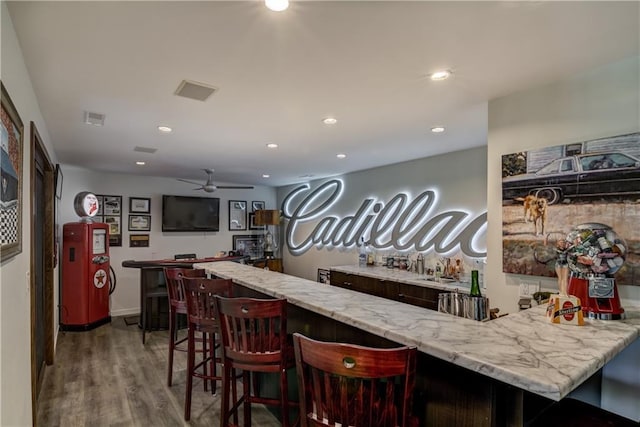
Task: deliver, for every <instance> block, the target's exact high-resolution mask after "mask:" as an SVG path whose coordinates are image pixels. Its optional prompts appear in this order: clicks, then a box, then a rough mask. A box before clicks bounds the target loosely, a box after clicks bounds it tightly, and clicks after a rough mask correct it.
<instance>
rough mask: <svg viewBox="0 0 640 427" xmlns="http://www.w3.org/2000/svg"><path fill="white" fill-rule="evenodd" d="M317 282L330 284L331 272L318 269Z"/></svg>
mask: <svg viewBox="0 0 640 427" xmlns="http://www.w3.org/2000/svg"><path fill="white" fill-rule="evenodd" d="M318 282H320V283H326V284H327V285H328V284H330V283H331V271H330V270H327V269H326V268H319V269H318Z"/></svg>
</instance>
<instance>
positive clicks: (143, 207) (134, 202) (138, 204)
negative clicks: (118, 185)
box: [129, 197, 151, 213]
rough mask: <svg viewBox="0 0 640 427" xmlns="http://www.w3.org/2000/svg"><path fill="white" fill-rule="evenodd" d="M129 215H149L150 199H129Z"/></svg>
mask: <svg viewBox="0 0 640 427" xmlns="http://www.w3.org/2000/svg"><path fill="white" fill-rule="evenodd" d="M129 213H151V199H150V198H146V197H129Z"/></svg>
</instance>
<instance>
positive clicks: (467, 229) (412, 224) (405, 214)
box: [282, 179, 487, 258]
mask: <svg viewBox="0 0 640 427" xmlns="http://www.w3.org/2000/svg"><path fill="white" fill-rule="evenodd" d="M343 191H344V184H343V182H342V181H341V180H338V179H332V180H329V181H327V182H325V183H323V184H322V185H320V186H319V187H317V188H316V189H314V190H311V189H310V187H309V185H306V184H305V185H302V186H300V187H297V188H295V189H293V190H292V191H291V192H290V193H289V194H287V196H286V197H285V198H284V200H283V202H282V214H283V216H284V218H286V219H288V223H287V226H286V229H285V240H286V244H287V247H288V248H289V252H290V253H291V254H293V255H302V254H303V253H305V252H306V251H308V250H309V249H311V248H312V247H313V246H316V247H318V248H322V247H327V246H328V247H331V246H332V247H340V246H342V247H350V246H354V245H358V244H359V243H358V242H360V238H361V237H363V238H364V240H365V242H367V243H369V244H370V245H371V247H373V248H376V249H392V248H394V249H396V250H399V251H409V250H415V251H419V252H431V251H434V252H436V253H438V254H450V253H453V252H455V251H457V250H460V251H461V252H463V253H464V254H465V255H467V256H469V257H472V258H483V257H485V256H486V254H487V252H486V248H482V247H480V248H479V247H478V246H479V245H482V244H483V242H482V240H483V239H482V237H483V236H484V234H485V232H486V226H487V212H486V211H485V212H482V213H481V214H479V215H477V216H475V217H473V215H472V213H470V212H465V211H462V210H450V211H444V212H439V213H438V212H435V210H436V203H437V196H438V194H437V192H436V191H434V190H426V191H423V192H422V193H420V194H419V195H418V196H416V197H415V198H413V199H412V198H410V196H409V195H408V194H405V193H398V194H396V195H395V196H393V197H392V198H391V199H390V200H389V201H388V202H386V203H384V202H382V201H378V200H377V199H376V198H373V197H370V198H366V199H365V200H364V201H363V202H362V204H361V205H360V207H359V208H358V210H357V211H356V212H355V213H354V214H353V215H347V216H344V217H342V218H340V217H338V216H335V215H331V214H329V213H328V211H329V210H330V209H331V208H332V207H333V206H334V205H335V204H336V203H337V202H338V200H340V197H341V196H342V193H343ZM314 225H315V226H314Z"/></svg>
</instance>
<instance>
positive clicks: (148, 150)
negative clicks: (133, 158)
mask: <svg viewBox="0 0 640 427" xmlns="http://www.w3.org/2000/svg"><path fill="white" fill-rule="evenodd" d="M133 151H136V152H138V153H149V154H153V153H155V152H156V151H158V149H157V148H150V147H138V146H136V147H135V148H134V149H133Z"/></svg>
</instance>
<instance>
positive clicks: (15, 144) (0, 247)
mask: <svg viewBox="0 0 640 427" xmlns="http://www.w3.org/2000/svg"><path fill="white" fill-rule="evenodd" d="M0 85H1V86H2V126H1V127H0V138H1V140H0V145H1V146H2V186H1V187H0V191H1V192H2V198H1V200H2V204H1V205H0V224H1V226H2V229H1V230H0V236H1V237H0V256H1V257H2V261H3V262H4V261H5V260H7V259H9V258H13V257H14V256H16V255H18V254H19V253H20V252H22V199H23V197H22V181H23V178H22V153H23V151H24V147H23V145H22V142H23V140H22V138H23V133H24V132H23V131H24V127H23V125H22V120H21V119H20V116H19V115H18V111H17V110H16V107H15V106H14V105H13V102H12V101H11V98H9V94H8V92H7V89H6V88H5V87H4V83H2V82H0Z"/></svg>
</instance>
